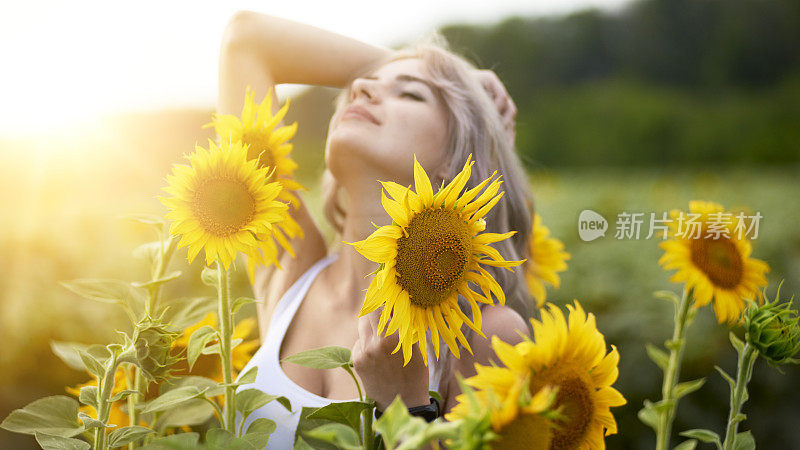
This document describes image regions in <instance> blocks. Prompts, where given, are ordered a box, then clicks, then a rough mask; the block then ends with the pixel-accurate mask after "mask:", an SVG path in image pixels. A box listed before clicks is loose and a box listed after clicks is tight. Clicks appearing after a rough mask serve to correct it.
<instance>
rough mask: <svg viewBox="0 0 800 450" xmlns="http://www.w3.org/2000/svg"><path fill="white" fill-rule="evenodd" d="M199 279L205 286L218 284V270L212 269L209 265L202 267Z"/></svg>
mask: <svg viewBox="0 0 800 450" xmlns="http://www.w3.org/2000/svg"><path fill="white" fill-rule="evenodd" d="M200 279H201V280H202V281H203V284H205V285H206V286H211V287H217V285H218V284H219V270H217V269H212V268H211V267H203V271H202V272H201V273H200Z"/></svg>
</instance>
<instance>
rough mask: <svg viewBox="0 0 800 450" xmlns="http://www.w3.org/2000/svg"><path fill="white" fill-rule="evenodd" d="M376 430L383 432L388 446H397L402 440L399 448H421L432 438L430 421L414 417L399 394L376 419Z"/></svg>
mask: <svg viewBox="0 0 800 450" xmlns="http://www.w3.org/2000/svg"><path fill="white" fill-rule="evenodd" d="M374 428H375V430H376V431H377V432H378V433H380V434H381V436H382V437H383V439H384V442H385V443H386V446H387V448H395V446H396V445H397V443H398V442H399V441H400V440H403V444H402V445H400V446H399V447H398V449H399V448H419V447H421V446H423V445H424V444H426V443H427V442H429V441H430V440H432V436H431V435H430V434H429V433H428V423H427V422H425V420H424V419H422V418H421V417H414V416H412V415H410V414H409V413H408V409H406V406H405V405H404V404H403V401H402V400H401V399H400V396H399V395H398V396H397V397H395V399H394V401H393V402H392V404H390V405H389V406H388V407H387V408H386V411H384V413H383V415H382V416H381V417H380V419H378V420H377V421H375V425H374Z"/></svg>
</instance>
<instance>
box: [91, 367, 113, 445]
mask: <svg viewBox="0 0 800 450" xmlns="http://www.w3.org/2000/svg"><path fill="white" fill-rule="evenodd" d="M109 362H110V364H109V365H108V367H107V368H106V373H105V374H103V379H102V380H100V383H98V385H99V386H100V388H99V389H98V390H97V420H99V421H101V422H103V423H106V422H108V414H109V411H110V406H111V402H109V401H108V398H109V394H111V391H113V390H114V372H116V370H117V364H116V361H113V360H112V361H109ZM105 449H106V429H105V428H95V429H94V450H105Z"/></svg>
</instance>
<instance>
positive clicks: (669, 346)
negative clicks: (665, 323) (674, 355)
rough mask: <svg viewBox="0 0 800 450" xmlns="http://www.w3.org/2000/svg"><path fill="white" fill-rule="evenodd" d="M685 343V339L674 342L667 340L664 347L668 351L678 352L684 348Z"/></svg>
mask: <svg viewBox="0 0 800 450" xmlns="http://www.w3.org/2000/svg"><path fill="white" fill-rule="evenodd" d="M684 341H685V340H684V339H677V340H674V341H673V340H672V339H667V340H666V341H664V347H666V348H667V350H675V351H676V352H677V351H679V350H680V349H681V347H682V346H683V343H684Z"/></svg>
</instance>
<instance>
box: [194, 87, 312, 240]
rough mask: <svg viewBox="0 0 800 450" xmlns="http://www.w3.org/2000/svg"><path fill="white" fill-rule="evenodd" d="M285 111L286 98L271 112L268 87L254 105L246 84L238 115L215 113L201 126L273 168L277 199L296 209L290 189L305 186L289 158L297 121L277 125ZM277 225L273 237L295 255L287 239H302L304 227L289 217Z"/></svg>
mask: <svg viewBox="0 0 800 450" xmlns="http://www.w3.org/2000/svg"><path fill="white" fill-rule="evenodd" d="M288 110H289V100H288V99H287V100H286V103H285V104H284V105H283V107H281V109H280V110H279V111H278V112H277V113H275V115H273V114H272V90H271V89H270V91H269V92H268V93H267V95H266V96H265V97H264V100H263V101H262V102H261V103H260V104H257V103H256V102H255V93H254V92H253V90H252V89H250V87H248V88H247V92H246V94H245V100H244V106H243V107H242V114H241V117H236V116H234V115H232V114H225V115H217V114H214V116H213V119H212V122H211V123H209V124H207V125H205V126H204V128H207V127H214V129H215V130H216V132H217V134H218V135H219V137H220V140H221V141H222V142H225V141H229V142H237V141H241V142H242V144H243V145H244V146H245V147H247V159H248V160H256V161H258V166H259V167H265V168H268V169H269V170H272V168H273V167H274V168H275V170H274V172H271V175H270V179H269V181H277V182H278V183H280V184H281V186H282V187H283V189H282V190H281V192H280V194H278V199H279V200H281V201H283V202H287V203H290V204H291V205H292V206H293V207H295V208H297V207H298V206H299V205H300V200H299V199H298V198H297V197H296V196H295V195H294V194H293V193H292V192H293V191H296V190H299V189H305V188H304V187H303V186H302V185H301V184H300V183H298V182H297V181H295V179H294V178H293V177H294V171H295V169H297V163H296V162H295V161H294V160H292V159H291V158H290V157H289V153H291V151H292V147H293V146H292V144H291V143H290V142H288V141H289V139H291V138H292V137H294V135H295V133H297V122H295V123H293V124H291V125H287V126H282V127H277V125H278V124H279V123H280V121H281V120H283V118H284V116H285V115H286V112H287V111H288ZM276 127H277V128H276ZM278 228H279V229H278V230H275V238H276V239H277V240H278V242H279V243H280V244H281V246H283V247H284V248H285V249H286V251H287V252H289V254H291V255H292V256H294V250H293V249H292V247H291V245H289V241H288V239H287V238H289V239H291V238H294V237H301V238H302V237H303V229H302V228H300V225H299V224H298V223H297V222H296V221H295V220H294V219H293V218H292V217H291V216H290V217H288V218H287V219H285V220H284V221H283V222H281V223H280V224H279V226H278ZM284 234H285V236H284Z"/></svg>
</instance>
